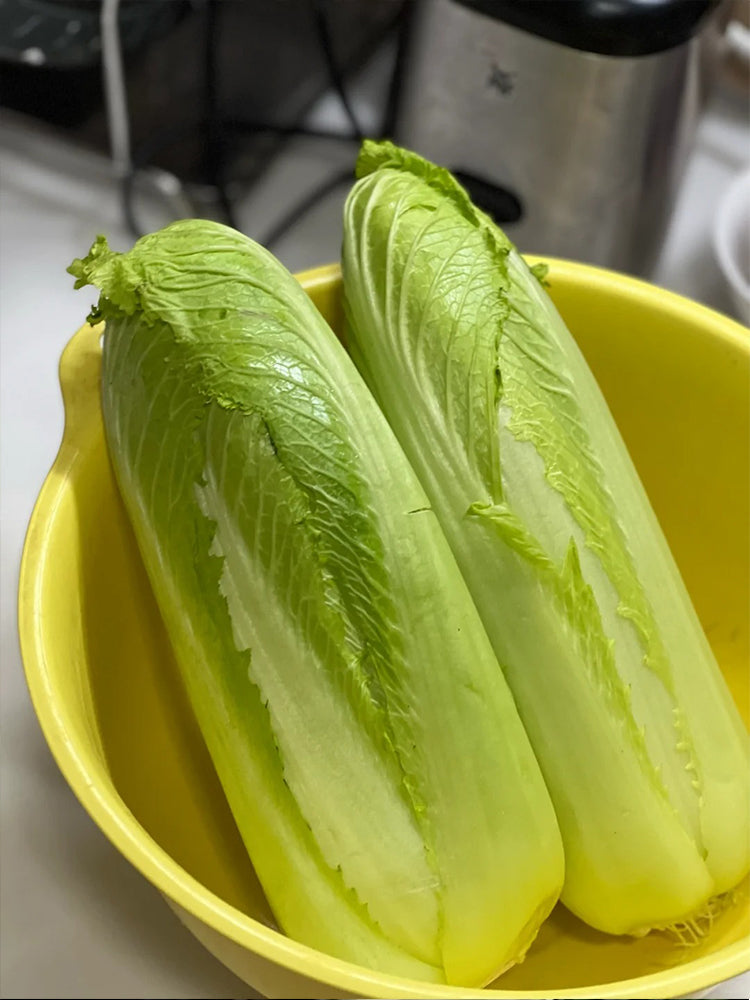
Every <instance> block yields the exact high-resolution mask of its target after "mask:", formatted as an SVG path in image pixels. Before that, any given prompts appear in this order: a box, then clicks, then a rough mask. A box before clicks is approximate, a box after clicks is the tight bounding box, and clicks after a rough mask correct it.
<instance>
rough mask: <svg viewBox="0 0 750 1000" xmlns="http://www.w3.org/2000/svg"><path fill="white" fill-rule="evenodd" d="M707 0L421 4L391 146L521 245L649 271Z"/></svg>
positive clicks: (687, 135)
mask: <svg viewBox="0 0 750 1000" xmlns="http://www.w3.org/2000/svg"><path fill="white" fill-rule="evenodd" d="M715 6H716V4H715V3H712V2H711V0H542V2H539V0H522V2H518V0H425V2H423V3H422V4H421V7H420V10H419V14H418V18H417V23H416V24H415V26H414V30H413V40H412V44H411V52H410V58H409V60H408V63H407V66H408V75H407V78H406V81H405V84H404V92H403V95H402V104H401V111H400V116H399V124H398V130H397V138H398V140H399V141H400V142H402V143H403V144H404V145H407V146H409V147H411V148H413V149H415V150H416V151H418V152H420V153H422V154H423V155H425V156H427V157H429V158H430V159H433V160H435V161H437V162H439V163H441V164H444V165H446V166H448V167H450V168H451V169H452V170H453V171H455V172H456V173H457V174H458V176H459V178H460V179H461V180H462V181H463V182H464V183H465V185H466V186H467V187H468V188H469V189H470V191H471V193H472V195H473V197H474V198H475V200H476V201H478V202H479V203H480V204H481V205H482V206H483V207H484V208H485V209H486V210H487V211H489V212H490V214H492V215H494V216H495V218H496V219H497V221H498V222H500V223H501V224H502V225H503V226H504V228H505V229H506V231H507V232H508V234H509V235H510V236H511V238H512V239H513V240H514V241H515V242H516V243H517V244H518V245H519V246H520V248H521V249H522V250H525V251H530V252H538V253H542V254H550V255H558V256H565V257H570V258H574V259H578V260H585V261H590V262H593V263H598V264H602V265H606V266H609V267H614V268H618V269H622V270H627V271H631V272H635V273H640V274H648V273H649V271H650V269H651V267H652V263H653V261H654V258H655V256H656V254H657V252H658V249H659V246H660V244H661V242H662V240H663V237H664V233H665V229H666V224H667V222H668V217H669V212H670V209H671V207H672V204H673V198H674V194H675V191H676V187H677V182H678V180H679V177H680V174H681V171H682V167H683V165H684V163H685V158H686V154H687V151H688V147H689V143H690V139H691V138H692V135H693V130H694V127H695V124H696V117H697V112H698V107H699V96H700V87H699V38H700V33H701V30H702V29H703V27H704V26H705V25H706V24H707V22H708V21H709V20H710V17H709V15H710V13H711V11H712V9H713V8H714V7H715Z"/></svg>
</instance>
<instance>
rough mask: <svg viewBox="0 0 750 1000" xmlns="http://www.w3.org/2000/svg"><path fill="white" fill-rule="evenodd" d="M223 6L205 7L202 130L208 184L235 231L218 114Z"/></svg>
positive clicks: (211, 4)
mask: <svg viewBox="0 0 750 1000" xmlns="http://www.w3.org/2000/svg"><path fill="white" fill-rule="evenodd" d="M220 6H221V5H220V4H219V2H218V0H208V2H207V3H206V14H205V19H206V23H205V29H206V30H205V35H204V45H203V74H204V75H203V118H204V124H203V129H204V135H205V143H204V150H203V171H204V174H205V177H206V180H207V181H208V183H209V184H211V185H212V186H213V188H214V189H215V191H216V196H217V200H218V202H219V205H220V207H221V211H222V213H223V215H224V219H225V221H226V223H227V224H228V225H230V226H232V227H234V228H235V229H236V228H237V225H236V222H235V218H234V209H233V206H232V202H231V199H230V198H229V195H228V194H227V188H226V181H225V164H226V155H225V154H226V145H227V142H226V132H225V129H224V124H223V122H222V119H221V115H220V111H219V74H218V68H217V62H218V60H217V55H218V46H219V8H220Z"/></svg>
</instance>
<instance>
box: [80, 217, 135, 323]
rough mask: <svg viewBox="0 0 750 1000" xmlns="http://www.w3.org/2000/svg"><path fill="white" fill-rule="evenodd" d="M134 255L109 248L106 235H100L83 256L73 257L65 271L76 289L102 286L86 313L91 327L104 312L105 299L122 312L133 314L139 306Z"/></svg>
mask: <svg viewBox="0 0 750 1000" xmlns="http://www.w3.org/2000/svg"><path fill="white" fill-rule="evenodd" d="M133 257H134V255H131V254H120V253H117V251H115V250H110V248H109V244H108V243H107V239H106V237H105V236H102V235H99V236H97V237H96V239H95V240H94V242H93V243H92V245H91V249H90V250H89V252H88V253H87V254H86V256H85V257H76V259H75V260H74V261H73V263H72V264H71V265H70V266H69V267H68V268H67V271H68V274H72V275H73V277H74V278H75V279H76V282H75V288H83V287H84V286H85V285H94V286H95V287H97V288H100V289H101V293H102V294H101V297H100V299H99V305H98V306H95V307H94V308H93V309H92V310H91V312H90V313H89V316H88V322H89V323H90V324H91V325H92V326H93V325H94V324H95V323H98V322H99V321H100V320H101V319H102V318H103V316H104V314H105V306H106V302H105V301H104V300H109V301H110V302H111V303H112V304H113V305H114V306H116V307H117V308H119V309H121V310H122V311H123V312H124V313H127V314H128V315H132V314H133V313H135V312H136V310H137V309H138V307H139V296H138V285H139V283H140V281H139V275H138V274H135V273H133V271H134V268H135V267H136V266H137V258H136V261H135V262H134V261H133Z"/></svg>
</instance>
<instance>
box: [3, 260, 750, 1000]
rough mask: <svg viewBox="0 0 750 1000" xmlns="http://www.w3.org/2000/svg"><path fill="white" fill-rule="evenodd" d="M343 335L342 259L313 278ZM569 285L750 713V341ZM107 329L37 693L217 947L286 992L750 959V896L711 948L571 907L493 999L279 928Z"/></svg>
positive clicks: (627, 973)
mask: <svg viewBox="0 0 750 1000" xmlns="http://www.w3.org/2000/svg"><path fill="white" fill-rule="evenodd" d="M300 280H301V282H302V284H303V285H304V287H305V288H306V289H307V291H308V292H309V294H310V295H311V297H312V299H313V300H314V302H315V303H316V305H317V306H318V308H319V309H320V310H321V312H322V313H323V314H324V315H325V316H326V317H327V318H328V320H329V321H330V322H331V324H332V325H333V327H334V328H340V325H341V322H340V321H341V313H340V276H339V270H338V268H337V267H327V268H321V269H318V270H315V271H309V272H307V273H305V274H303V275H301V276H300ZM549 280H550V282H551V288H550V291H551V294H552V297H553V298H554V299H555V301H556V303H557V305H558V307H559V309H560V311H561V312H562V314H563V316H564V317H565V319H566V320H567V322H568V324H569V326H570V328H571V330H572V331H573V333H574V335H575V336H576V338H577V339H578V342H579V343H580V345H581V347H582V349H583V351H584V352H585V354H586V355H587V357H588V360H589V363H590V364H591V366H592V367H593V370H594V372H595V374H596V375H597V377H598V378H599V380H600V384H601V386H602V389H603V390H604V392H605V394H606V396H607V398H608V400H609V403H610V405H611V407H612V410H613V412H614V415H615V417H616V419H617V420H618V421H619V424H620V427H621V429H622V432H623V434H624V436H625V439H626V441H627V443H628V445H629V447H630V449H631V452H632V455H633V457H634V459H635V461H636V464H637V466H638V468H639V470H640V473H641V475H642V477H643V480H644V482H645V485H646V488H647V490H648V491H649V493H650V496H651V499H652V502H653V504H654V506H655V508H656V511H657V514H658V515H659V517H660V518H661V521H662V524H663V526H664V529H665V530H666V533H667V535H668V537H669V540H670V542H671V544H672V547H673V551H674V553H675V556H676V558H677V560H678V562H679V564H680V567H681V569H682V572H683V574H684V577H685V580H686V583H687V585H688V587H689V589H690V592H691V594H692V596H693V599H694V601H695V604H696V607H697V610H698V613H699V614H700V617H701V620H702V622H703V625H704V627H705V629H706V632H707V634H708V637H709V639H710V641H711V643H712V645H713V647H714V649H715V651H716V653H717V655H718V657H719V660H720V663H721V665H722V668H723V670H724V672H725V674H726V677H727V680H728V682H729V685H730V687H731V689H732V692H733V694H734V697H735V698H736V700H737V703H738V705H739V706H740V708H741V709H742V711H743V712H744V714H745V721H746V723H747V709H748V669H747V665H748V609H749V608H750V593H749V591H748V579H749V577H750V572H749V568H748V558H749V555H750V538H749V537H748V536H749V531H750V500H749V497H748V487H749V485H750V475H749V474H748V456H749V455H750V442H749V441H748V430H749V428H750V423H749V421H748V414H750V392H749V388H750V340H749V339H748V337H747V334H746V331H745V330H744V328H743V327H740V326H739V325H738V324H736V323H733V322H732V321H731V320H729V319H726V318H725V317H723V316H720V315H718V314H716V313H713V312H711V311H710V310H708V309H705V308H703V307H701V306H698V305H696V304H694V303H692V302H689V301H686V300H685V299H682V298H679V297H678V296H675V295H672V294H670V293H668V292H665V291H662V290H660V289H657V288H655V287H652V286H649V285H647V284H644V283H642V282H638V281H635V280H633V279H630V278H626V277H623V276H621V275H618V274H613V273H609V272H606V271H602V270H598V269H595V268H591V267H585V266H582V265H579V264H572V263H567V262H563V261H553V262H551V268H550V274H549ZM100 357H101V356H100V344H99V331H94V330H91V329H90V328H88V327H84V328H83V329H81V330H80V331H79V332H78V333H77V334H76V335H75V336H74V337H73V339H72V340H71V341H70V343H69V344H68V346H67V348H66V349H65V352H64V353H63V356H62V360H61V364H60V379H61V382H62V390H63V396H64V401H65V411H66V418H65V433H64V436H63V441H62V445H61V447H60V452H59V454H58V456H57V459H56V461H55V463H54V465H53V467H52V470H51V471H50V473H49V476H48V477H47V480H46V482H45V483H44V486H43V488H42V491H41V493H40V495H39V499H38V501H37V504H36V507H35V509H34V513H33V515H32V518H31V523H30V526H29V531H28V536H27V539H26V546H25V550H24V555H23V562H22V566H21V580H20V602H19V607H20V610H19V624H20V635H21V646H22V652H23V658H24V663H25V668H26V675H27V679H28V684H29V688H30V691H31V696H32V699H33V702H34V706H35V708H36V712H37V714H38V717H39V720H40V723H41V726H42V729H43V730H44V733H45V736H46V738H47V741H48V742H49V745H50V747H51V749H52V752H53V754H54V755H55V758H56V759H57V762H58V764H59V766H60V768H61V770H62V772H63V774H64V775H65V777H66V779H67V780H68V782H69V783H70V785H71V787H72V789H73V790H74V792H75V793H76V795H77V796H78V798H79V799H80V800H81V802H82V803H83V805H84V806H85V808H86V809H87V810H88V811H89V813H90V814H91V816H92V817H93V819H94V820H95V821H96V822H97V823H98V825H99V826H100V827H101V829H102V830H103V831H104V832H105V833H106V834H107V836H108V837H109V838H110V839H111V841H112V842H113V843H114V844H115V845H116V846H117V847H118V848H119V850H120V851H121V852H122V853H123V854H124V855H125V857H126V858H128V859H129V860H130V861H131V862H132V863H133V864H134V865H135V866H136V867H137V868H138V869H139V870H140V871H141V872H142V873H143V875H144V876H145V877H146V878H148V879H150V881H151V882H153V883H154V885H156V886H157V887H158V888H159V889H160V890H161V892H162V893H163V894H164V896H165V897H166V898H167V900H168V901H169V902H170V904H171V905H172V906H173V908H174V909H175V911H176V912H177V914H178V915H179V917H180V918H181V919H182V920H183V921H184V923H185V924H186V925H187V926H188V927H189V928H190V930H191V931H192V932H193V933H194V934H195V936H196V937H197V938H198V939H199V940H200V941H202V942H203V944H204V945H205V946H206V947H207V948H208V949H209V950H210V951H211V952H213V954H214V955H216V956H217V957H218V958H219V959H220V960H221V961H222V962H224V963H225V964H226V965H227V966H229V968H230V969H232V970H233V971H234V972H235V973H236V974H237V975H239V976H240V977H241V978H243V979H244V980H245V981H246V982H247V983H249V984H250V985H252V986H253V987H254V988H255V989H257V990H259V991H260V992H261V993H262V994H264V995H265V996H267V997H326V998H334V997H352V996H354V997H377V998H386V997H399V998H406V997H424V998H433V1000H438V998H442V997H477V996H478V995H485V993H486V994H487V995H492V996H494V997H497V998H502V997H528V998H531V997H549V996H550V995H554V996H555V997H559V998H562V997H601V998H605V997H628V998H636V997H675V996H678V995H680V994H685V993H688V992H694V991H697V990H701V989H704V988H706V987H708V986H710V985H712V984H714V983H716V982H718V981H720V980H723V979H725V978H728V977H730V976H733V975H736V974H738V973H740V972H742V971H744V970H746V969H748V968H750V942H749V939H748V938H749V931H750V904H749V903H748V891H747V887H744V888H742V889H740V891H739V892H738V894H737V898H736V900H735V902H734V903H733V905H732V906H731V907H729V908H728V909H727V910H726V911H725V912H724V913H723V914H722V915H721V916H720V917H719V918H718V919H716V921H715V922H714V925H713V927H712V928H711V930H710V933H709V934H708V935H707V936H706V937H705V938H704V939H703V940H702V941H701V942H700V943H698V944H696V945H694V946H692V947H685V946H683V945H681V944H680V943H679V942H678V941H677V940H676V939H675V937H674V936H670V935H667V934H659V933H654V934H650V935H648V936H647V937H645V938H642V939H640V940H633V939H628V938H616V937H608V936H606V935H603V934H599V933H597V932H595V931H593V930H591V929H589V928H587V927H586V926H584V925H583V924H582V923H580V922H579V921H577V920H576V919H574V918H573V917H572V916H570V915H569V914H568V913H566V911H565V910H564V909H563V908H562V907H560V906H558V907H557V908H556V910H555V911H554V913H553V914H552V916H551V917H550V919H549V920H548V921H547V923H546V924H545V926H544V927H543V928H542V931H541V933H540V934H539V937H538V939H537V941H536V942H535V944H534V946H533V947H532V949H531V951H530V952H529V955H528V957H527V959H526V961H525V962H524V963H523V964H522V965H520V966H518V967H517V968H515V969H512V970H511V971H509V972H508V973H506V974H505V975H504V976H502V977H501V978H500V979H499V980H498V981H497V982H496V983H495V984H494V985H493V987H492V989H487V990H486V991H482V990H465V989H458V988H453V987H435V986H430V985H427V984H423V983H418V982H413V981H407V980H402V979H398V978H395V977H393V976H386V975H379V974H377V973H374V972H371V971H369V970H367V969H364V968H360V967H357V966H354V965H350V964H348V963H346V962H342V961H338V960H336V959H333V958H330V957H328V956H327V955H324V954H321V953H319V952H316V951H314V950H312V949H311V948H308V947H305V946H304V945H301V944H298V943H297V942H295V941H292V940H290V939H289V938H287V937H286V936H285V935H284V934H282V933H281V932H280V931H278V930H277V929H276V928H275V924H274V921H273V918H272V916H271V913H270V910H269V908H268V904H267V903H266V900H265V898H264V896H263V892H262V890H261V888H260V885H259V883H258V880H257V878H256V876H255V873H254V872H253V869H252V866H251V865H250V863H249V861H248V859H247V856H246V854H245V851H244V849H243V846H242V843H241V841H240V839H239V835H238V833H237V831H236V829H235V827H234V824H233V822H232V819H231V816H230V813H229V811H228V808H227V806H226V803H225V800H224V798H223V795H222V792H221V789H220V786H219V784H218V781H217V779H216V777H215V775H214V772H213V769H212V767H211V763H210V761H209V759H208V756H207V754H206V751H205V750H204V748H203V745H202V742H201V739H200V737H199V734H198V731H197V729H196V725H195V723H194V721H193V719H192V717H191V714H190V711H189V709H188V706H187V704H186V702H185V699H184V696H183V695H182V693H181V688H180V685H179V683H178V682H177V679H176V673H175V669H176V668H175V664H174V662H173V659H172V655H171V652H170V648H169V645H168V642H167V639H166V636H165V633H164V630H163V627H162V624H161V621H160V618H159V614H158V612H157V609H156V606H155V604H154V600H153V598H152V595H151V591H150V589H149V584H148V581H147V579H146V576H145V573H144V570H143V568H142V566H141V562H140V559H139V556H138V552H137V550H136V546H135V542H134V538H133V535H132V533H131V530H130V527H129V524H128V521H127V518H126V515H125V511H124V509H123V506H122V503H121V501H120V499H119V496H118V493H117V490H116V486H115V483H114V480H113V477H112V471H111V469H110V464H109V460H108V457H107V452H106V448H105V442H104V435H103V428H102V418H101V413H100V408H99V374H100Z"/></svg>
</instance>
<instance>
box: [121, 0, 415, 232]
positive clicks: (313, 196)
mask: <svg viewBox="0 0 750 1000" xmlns="http://www.w3.org/2000/svg"><path fill="white" fill-rule="evenodd" d="M310 4H311V9H312V12H313V16H314V19H315V24H316V34H317V37H318V42H319V45H320V49H321V54H322V56H323V58H324V60H325V63H326V68H327V71H328V75H329V78H330V82H331V86H332V87H333V89H334V91H335V92H336V94H337V96H338V98H339V100H340V101H341V104H342V107H343V108H344V110H345V112H346V115H347V118H348V119H349V123H350V125H351V131H347V132H334V131H330V130H326V129H317V128H311V127H307V126H305V125H276V124H272V123H270V122H262V121H257V120H252V119H239V118H222V117H221V115H220V111H219V94H218V91H219V87H218V59H217V51H216V50H217V33H218V29H217V8H218V6H219V0H206V3H205V9H206V31H205V48H204V108H203V110H204V122H203V127H204V130H205V136H206V152H205V159H204V168H205V170H206V172H207V174H208V177H209V179H210V181H211V183H212V184H213V185H214V187H215V189H216V192H217V198H218V201H219V205H220V206H221V209H222V212H223V214H224V217H225V218H226V219H227V221H228V222H229V224H230V225H234V226H236V224H235V221H234V212H233V206H232V203H231V199H230V198H229V195H228V192H227V190H226V178H225V162H226V147H227V137H228V136H230V135H238V134H243V133H248V134H250V135H256V134H258V133H264V132H265V133H267V134H270V135H277V136H279V137H280V138H288V137H292V136H308V137H312V138H320V139H330V140H336V141H350V142H351V141H355V142H359V141H361V140H362V138H363V137H364V133H363V132H362V129H361V127H360V125H359V121H358V119H357V116H356V114H355V113H354V111H353V109H352V106H351V102H350V101H349V97H348V94H347V91H346V86H345V84H344V80H343V75H342V72H341V69H340V66H339V63H338V59H337V57H336V54H335V52H334V48H333V45H332V40H331V34H330V27H329V22H328V17H327V14H326V11H325V9H324V7H325V3H324V0H310ZM412 6H413V4H412V2H411V0H404V2H403V3H402V6H401V8H400V10H399V12H398V14H397V15H396V16H395V17H394V18H393V20H392V21H391V22H390V23H389V25H388V27H387V29H386V30H385V31H384V32H383V37H385V36H387V35H388V34H390V32H391V31H392V30H393V29H394V28H395V29H396V30H397V31H398V37H397V49H396V60H395V65H394V71H393V76H392V79H391V84H390V87H389V91H388V95H387V99H386V107H385V109H384V115H383V126H382V130H381V134H382V135H384V136H386V137H390V136H391V135H392V132H393V128H394V123H395V115H396V110H397V106H398V100H399V96H400V88H401V78H402V75H403V63H404V53H405V49H406V41H407V35H408V26H409V24H410V21H411V9H412ZM193 128H194V125H181V126H177V127H176V128H172V129H164V130H162V131H161V132H160V133H158V134H157V135H154V136H151V137H150V138H149V139H147V140H146V141H145V142H143V143H141V144H140V145H139V146H138V148H136V149H135V150H134V151H133V155H132V159H131V167H130V169H129V170H128V172H127V174H126V175H125V177H124V178H123V181H122V187H121V195H122V207H123V215H124V218H125V221H126V223H127V226H128V228H129V229H130V231H131V232H132V233H133V235H134V236H136V237H138V236H141V235H142V230H141V228H140V226H139V225H138V222H137V219H136V217H135V213H134V210H133V196H134V187H135V180H136V173H137V171H138V170H139V169H142V168H144V167H146V166H148V164H149V163H150V162H151V161H152V160H153V158H154V157H155V156H156V155H157V154H158V153H159V152H160V151H161V150H162V149H164V148H166V147H168V146H170V145H172V144H173V143H175V142H178V141H179V140H180V139H182V138H183V137H184V136H185V135H189V134H190V132H191V131H192V129H193ZM351 179H353V170H352V169H347V170H346V172H339V173H337V174H335V175H334V176H333V177H330V178H328V179H327V180H326V181H325V182H323V183H322V184H320V185H319V186H318V187H316V188H314V189H313V191H311V192H310V193H309V194H307V195H305V197H304V198H303V199H302V200H301V201H300V203H299V204H298V205H296V206H294V207H293V208H292V209H290V211H289V212H287V214H286V215H285V216H284V217H283V218H282V219H281V220H279V222H278V223H277V224H276V225H275V226H274V227H273V229H272V230H271V232H270V233H269V234H268V236H267V237H266V240H265V241H264V242H266V245H268V244H269V243H275V242H277V241H278V240H279V239H281V237H282V236H283V235H284V233H285V232H286V231H287V230H288V229H290V228H291V227H292V226H293V225H295V224H296V223H297V222H298V221H299V220H300V219H301V218H302V217H303V216H304V215H306V214H307V212H308V211H310V210H311V209H312V208H313V207H314V206H315V204H316V201H317V200H318V199H321V198H324V197H326V195H328V194H329V193H330V192H332V191H334V190H335V189H336V188H337V187H338V186H339V185H340V184H343V183H344V182H345V181H347V180H351Z"/></svg>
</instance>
